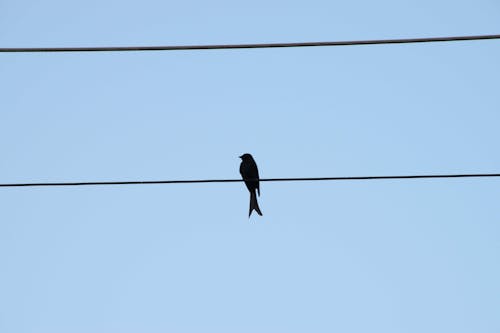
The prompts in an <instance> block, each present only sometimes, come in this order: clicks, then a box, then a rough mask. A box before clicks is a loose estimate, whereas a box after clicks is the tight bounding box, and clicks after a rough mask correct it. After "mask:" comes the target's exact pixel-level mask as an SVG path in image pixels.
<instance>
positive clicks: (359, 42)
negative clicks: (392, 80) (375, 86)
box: [0, 35, 500, 53]
mask: <svg viewBox="0 0 500 333" xmlns="http://www.w3.org/2000/svg"><path fill="white" fill-rule="evenodd" d="M487 39H500V35H476V36H451V37H424V38H399V39H372V40H351V41H334V42H298V43H261V44H219V45H167V46H95V47H85V46H84V47H2V48H0V52H4V53H5V52H121V51H181V50H184V51H187V50H221V49H263V48H278V47H312V46H348V45H374V44H408V43H431V42H454V41H471V40H487Z"/></svg>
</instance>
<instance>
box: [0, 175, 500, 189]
mask: <svg viewBox="0 0 500 333" xmlns="http://www.w3.org/2000/svg"><path fill="white" fill-rule="evenodd" d="M486 177H500V173H470V174H441V175H405V176H357V177H309V178H263V179H260V181H261V182H296V181H340V180H383V179H423V178H431V179H432V178H486ZM242 181H243V180H242V179H193V180H146V181H102V182H54V183H11V184H0V187H35V186H94V185H151V184H192V183H235V182H242Z"/></svg>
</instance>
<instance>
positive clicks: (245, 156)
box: [240, 154, 253, 161]
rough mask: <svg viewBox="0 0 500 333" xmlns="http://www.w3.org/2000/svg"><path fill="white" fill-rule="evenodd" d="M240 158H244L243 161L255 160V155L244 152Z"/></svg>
mask: <svg viewBox="0 0 500 333" xmlns="http://www.w3.org/2000/svg"><path fill="white" fill-rule="evenodd" d="M240 158H241V159H242V160H243V161H248V160H253V157H252V155H250V154H243V155H241V156H240Z"/></svg>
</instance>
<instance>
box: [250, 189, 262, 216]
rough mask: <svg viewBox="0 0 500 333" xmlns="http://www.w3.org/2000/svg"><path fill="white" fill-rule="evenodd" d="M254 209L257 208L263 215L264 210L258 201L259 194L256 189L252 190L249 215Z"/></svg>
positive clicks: (258, 212)
mask: <svg viewBox="0 0 500 333" xmlns="http://www.w3.org/2000/svg"><path fill="white" fill-rule="evenodd" d="M253 210H255V211H256V212H257V214H259V215H260V216H262V212H261V211H260V208H259V203H258V202H257V194H256V193H255V190H254V191H251V192H250V210H249V211H248V217H250V215H252V211H253Z"/></svg>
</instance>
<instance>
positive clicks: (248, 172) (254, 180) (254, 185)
mask: <svg viewBox="0 0 500 333" xmlns="http://www.w3.org/2000/svg"><path fill="white" fill-rule="evenodd" d="M240 158H241V164H240V174H241V177H242V178H243V180H244V181H245V185H246V186H247V188H248V191H250V209H249V211H248V217H249V218H250V216H251V215H252V211H254V210H255V211H256V212H257V214H259V215H260V216H262V212H261V211H260V208H259V203H258V202H257V194H258V195H259V196H260V188H259V169H258V168H257V163H255V160H254V159H253V157H252V155H250V154H243V155H241V156H240Z"/></svg>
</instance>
